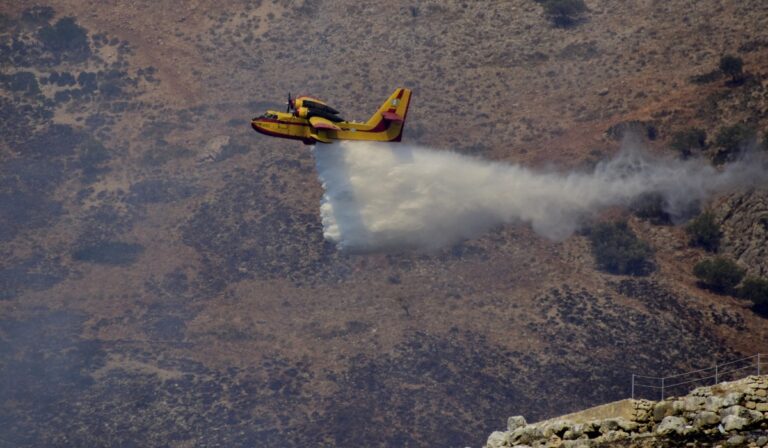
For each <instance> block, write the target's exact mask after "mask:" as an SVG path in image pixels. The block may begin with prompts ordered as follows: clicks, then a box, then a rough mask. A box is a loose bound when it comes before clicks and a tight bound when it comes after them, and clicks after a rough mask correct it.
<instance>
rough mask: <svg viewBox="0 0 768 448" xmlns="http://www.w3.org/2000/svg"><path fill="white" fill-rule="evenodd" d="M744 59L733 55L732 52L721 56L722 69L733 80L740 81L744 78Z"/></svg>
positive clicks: (734, 81)
mask: <svg viewBox="0 0 768 448" xmlns="http://www.w3.org/2000/svg"><path fill="white" fill-rule="evenodd" d="M743 67H744V61H743V60H742V59H741V58H740V57H738V56H732V55H730V54H728V55H725V56H723V57H722V58H720V70H721V71H722V72H723V73H725V74H726V75H728V76H730V77H731V82H733V83H738V82H740V81H742V80H743V78H744V72H743V71H742V69H743Z"/></svg>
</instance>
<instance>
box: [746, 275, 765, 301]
mask: <svg viewBox="0 0 768 448" xmlns="http://www.w3.org/2000/svg"><path fill="white" fill-rule="evenodd" d="M739 297H741V298H743V299H747V300H751V301H752V302H753V303H754V304H755V305H756V306H761V305H762V306H765V305H768V279H765V278H760V277H747V278H746V280H744V283H742V285H741V287H740V288H739Z"/></svg>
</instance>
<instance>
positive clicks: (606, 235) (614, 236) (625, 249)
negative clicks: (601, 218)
mask: <svg viewBox="0 0 768 448" xmlns="http://www.w3.org/2000/svg"><path fill="white" fill-rule="evenodd" d="M588 236H589V240H590V242H591V243H592V254H593V255H594V256H595V261H596V262H597V265H598V267H599V268H600V269H602V270H604V271H606V272H610V273H611V274H621V275H648V274H649V273H650V272H652V271H653V269H654V265H653V261H652V260H651V257H652V256H653V251H652V250H651V248H650V246H649V245H648V244H647V243H646V242H644V241H642V240H640V239H638V238H637V236H636V235H635V233H634V232H632V229H630V228H629V226H628V225H627V223H626V222H615V223H600V224H597V225H596V226H594V227H593V228H592V229H590V230H589V231H588Z"/></svg>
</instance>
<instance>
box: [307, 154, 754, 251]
mask: <svg viewBox="0 0 768 448" xmlns="http://www.w3.org/2000/svg"><path fill="white" fill-rule="evenodd" d="M632 146H633V145H625V148H623V149H622V150H621V151H620V152H619V153H618V154H617V156H616V157H614V158H613V159H611V160H609V161H605V162H601V163H599V164H598V165H597V166H596V167H595V169H594V170H593V171H592V172H588V173H587V172H567V173H558V172H545V171H536V170H532V169H528V168H524V167H521V166H518V165H511V164H506V163H501V162H490V161H485V160H480V159H476V158H471V157H467V156H462V155H460V154H456V153H453V152H449V151H436V150H432V149H428V148H422V147H417V146H413V145H391V144H389V145H387V144H376V143H368V142H344V143H341V144H338V145H337V144H334V145H328V146H321V147H317V149H316V150H315V157H316V161H317V170H318V174H319V176H320V180H321V181H322V183H323V187H324V189H325V195H324V197H323V200H322V203H321V206H320V212H321V215H322V220H323V228H324V234H325V238H326V239H328V240H330V241H334V242H336V243H337V244H338V246H339V248H340V249H343V250H349V251H353V252H376V251H396V250H404V249H417V250H434V249H438V248H440V247H444V246H447V245H450V244H452V243H456V242H458V241H460V240H462V239H466V238H472V237H476V236H478V235H481V234H482V233H484V232H486V231H488V230H489V229H491V228H493V227H495V226H498V225H501V224H509V223H519V222H523V223H529V224H530V225H531V226H532V227H533V229H534V230H535V231H536V232H537V233H539V234H540V235H542V236H545V237H547V238H550V239H553V240H562V239H564V238H567V237H568V236H569V235H571V234H572V233H573V232H574V231H576V230H577V229H578V228H579V226H580V225H581V224H582V223H583V222H584V221H585V219H587V218H588V217H590V216H591V215H594V214H595V213H596V212H598V211H599V210H601V209H603V208H605V207H609V206H616V205H628V204H630V203H631V202H632V201H633V200H635V199H637V198H638V197H639V196H640V195H642V194H645V193H652V192H653V193H659V194H661V195H662V197H663V198H664V202H665V209H666V210H665V211H667V212H668V213H669V214H670V215H672V217H673V218H680V217H682V216H683V214H684V213H685V211H686V210H690V207H691V206H692V204H695V202H696V201H701V200H704V199H707V198H709V197H711V196H712V195H714V194H718V193H724V192H728V191H733V190H738V189H742V188H749V187H753V186H762V185H768V170H767V169H766V163H765V158H760V159H759V160H758V156H756V155H752V156H749V160H747V159H745V160H742V161H740V162H737V163H733V164H730V165H728V166H726V167H725V168H724V169H722V170H718V169H716V168H714V167H712V166H711V165H710V164H709V163H707V162H706V161H703V160H688V161H682V160H677V159H671V158H659V157H655V156H652V155H650V154H648V153H646V152H644V151H642V150H640V149H637V148H633V147H632Z"/></svg>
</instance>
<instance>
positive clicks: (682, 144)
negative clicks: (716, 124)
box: [671, 128, 707, 159]
mask: <svg viewBox="0 0 768 448" xmlns="http://www.w3.org/2000/svg"><path fill="white" fill-rule="evenodd" d="M671 146H672V148H673V149H676V150H677V151H679V152H680V155H682V156H683V158H684V159H687V158H688V157H690V156H691V155H693V152H694V151H701V150H703V149H704V148H705V147H706V146H707V133H706V132H705V131H704V130H703V129H699V128H688V129H686V130H684V131H680V132H676V133H675V134H674V135H673V136H672V144H671Z"/></svg>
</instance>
